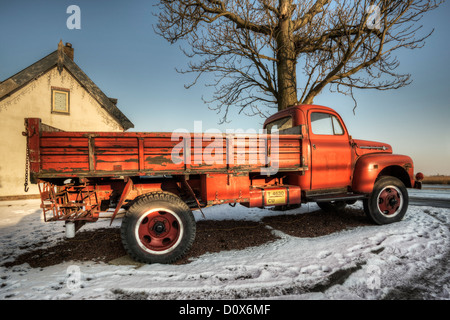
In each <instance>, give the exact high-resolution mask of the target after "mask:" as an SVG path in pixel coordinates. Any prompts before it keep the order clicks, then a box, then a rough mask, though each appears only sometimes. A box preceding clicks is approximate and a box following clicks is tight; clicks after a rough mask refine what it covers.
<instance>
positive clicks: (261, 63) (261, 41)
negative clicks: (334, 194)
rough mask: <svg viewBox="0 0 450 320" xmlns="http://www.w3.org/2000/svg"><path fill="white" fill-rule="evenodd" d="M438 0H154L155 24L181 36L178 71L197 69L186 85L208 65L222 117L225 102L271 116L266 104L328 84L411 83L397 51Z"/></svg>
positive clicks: (311, 94)
mask: <svg viewBox="0 0 450 320" xmlns="http://www.w3.org/2000/svg"><path fill="white" fill-rule="evenodd" d="M443 1H444V0H305V1H300V0H160V2H159V5H158V6H159V9H160V12H159V14H158V18H159V21H158V25H157V32H158V33H159V34H160V35H162V36H163V37H164V38H165V39H167V40H168V41H170V42H171V43H175V42H177V41H178V40H185V41H187V44H188V49H183V51H184V53H185V54H186V55H187V56H188V57H190V58H192V60H191V62H190V63H189V65H188V68H187V69H185V70H180V72H182V73H196V74H197V75H196V77H195V80H194V81H193V82H192V83H191V84H190V85H188V86H187V87H190V86H192V85H194V84H195V83H196V82H197V80H198V79H199V77H200V76H202V75H203V74H205V73H212V74H214V81H213V83H211V85H212V86H214V87H215V93H214V96H213V97H212V99H211V100H210V101H208V102H209V103H215V104H216V106H215V107H212V109H215V110H217V111H218V112H222V113H223V116H222V121H226V120H227V116H228V112H229V110H230V107H237V108H239V113H240V112H244V113H246V114H261V115H264V116H267V114H268V113H267V108H262V107H263V106H265V107H272V108H278V110H283V109H285V108H287V107H289V106H292V105H294V104H298V103H307V104H308V103H313V100H314V98H315V97H316V96H317V95H318V94H319V93H320V92H322V90H323V89H324V88H325V87H327V86H329V88H330V89H332V90H336V91H338V92H340V93H344V94H349V95H350V96H351V97H352V98H353V89H354V88H359V89H367V88H370V89H378V90H388V89H397V88H400V87H403V86H405V85H408V84H409V83H410V82H411V79H410V75H409V74H399V73H396V69H397V67H398V65H399V61H398V60H397V58H396V56H395V51H397V50H398V49H401V48H408V49H415V48H419V47H421V46H423V45H424V40H425V39H426V38H427V37H428V36H430V35H431V32H429V33H425V34H422V35H419V31H421V30H420V29H421V28H422V27H421V26H420V25H417V22H418V21H419V20H420V19H421V18H422V16H423V14H424V13H426V12H428V11H430V10H432V9H435V8H437V7H438V6H439V5H440V4H441V3H442V2H443ZM298 71H300V72H298ZM297 72H298V73H299V78H297ZM297 83H299V84H300V85H298V84H297ZM353 99H354V98H353ZM354 100H355V99H354ZM355 103H356V101H355ZM269 110H270V109H269Z"/></svg>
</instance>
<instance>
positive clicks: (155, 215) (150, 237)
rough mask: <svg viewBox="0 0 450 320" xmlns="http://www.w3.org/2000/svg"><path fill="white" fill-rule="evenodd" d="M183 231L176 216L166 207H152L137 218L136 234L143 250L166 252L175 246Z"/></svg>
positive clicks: (158, 252) (157, 252)
mask: <svg viewBox="0 0 450 320" xmlns="http://www.w3.org/2000/svg"><path fill="white" fill-rule="evenodd" d="M182 233H183V229H182V223H181V221H180V219H179V218H178V216H177V215H176V214H175V213H174V212H173V211H170V210H168V209H162V208H158V209H152V210H151V211H148V212H146V213H145V214H143V215H142V217H141V218H140V219H139V221H138V224H137V225H136V236H137V238H138V239H139V245H140V246H141V248H142V249H144V250H145V251H149V252H152V253H156V254H162V253H166V252H168V251H171V250H172V249H173V248H175V247H176V245H177V244H178V242H179V241H180V239H181V235H182Z"/></svg>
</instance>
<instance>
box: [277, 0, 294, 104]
mask: <svg viewBox="0 0 450 320" xmlns="http://www.w3.org/2000/svg"><path fill="white" fill-rule="evenodd" d="M279 5H280V6H279V10H280V17H279V18H280V20H279V24H278V27H277V29H276V34H275V40H276V44H277V51H276V55H277V77H278V78H277V83H278V97H277V100H278V111H280V110H283V109H286V108H288V107H290V106H293V105H295V104H296V103H297V75H296V70H295V69H296V65H297V57H296V54H295V44H294V39H293V38H294V34H293V31H292V22H291V15H292V6H291V1H290V0H279Z"/></svg>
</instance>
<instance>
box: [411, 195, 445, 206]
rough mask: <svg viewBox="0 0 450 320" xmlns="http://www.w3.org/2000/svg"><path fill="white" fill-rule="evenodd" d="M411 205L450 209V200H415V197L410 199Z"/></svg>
mask: <svg viewBox="0 0 450 320" xmlns="http://www.w3.org/2000/svg"><path fill="white" fill-rule="evenodd" d="M409 205H411V206H426V207H437V208H450V200H448V199H447V200H445V199H431V198H429V199H424V198H415V197H413V196H410V197H409Z"/></svg>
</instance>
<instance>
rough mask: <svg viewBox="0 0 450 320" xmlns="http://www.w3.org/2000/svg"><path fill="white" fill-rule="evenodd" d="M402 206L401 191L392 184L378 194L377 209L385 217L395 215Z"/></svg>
mask: <svg viewBox="0 0 450 320" xmlns="http://www.w3.org/2000/svg"><path fill="white" fill-rule="evenodd" d="M402 206H403V199H402V193H401V192H400V190H399V189H397V188H396V187H394V186H388V187H385V188H384V189H383V190H381V192H380V193H379V195H378V210H379V211H380V212H381V214H383V215H384V216H387V217H393V216H395V215H397V214H398V213H399V212H400V210H401V208H402Z"/></svg>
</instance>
